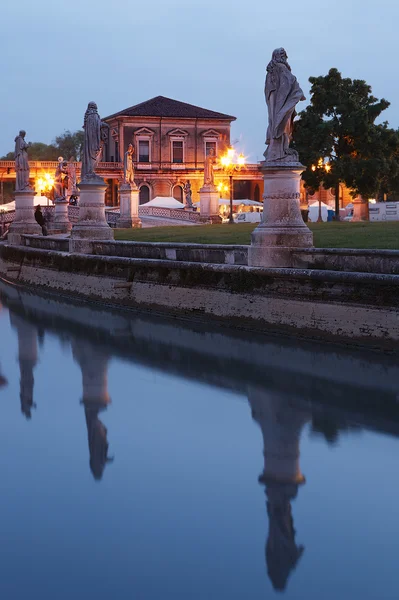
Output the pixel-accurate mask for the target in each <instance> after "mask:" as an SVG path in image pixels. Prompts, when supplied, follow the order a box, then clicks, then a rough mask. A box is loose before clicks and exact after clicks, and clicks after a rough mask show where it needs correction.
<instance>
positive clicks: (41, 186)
mask: <svg viewBox="0 0 399 600" xmlns="http://www.w3.org/2000/svg"><path fill="white" fill-rule="evenodd" d="M53 186H54V178H53V177H52V176H51V175H50V173H45V174H44V176H43V177H40V178H39V179H36V189H37V192H38V193H39V195H40V196H41V195H42V194H43V193H45V192H50V191H51V190H52V188H53ZM47 206H48V198H47Z"/></svg>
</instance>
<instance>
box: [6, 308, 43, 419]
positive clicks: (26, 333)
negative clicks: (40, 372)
mask: <svg viewBox="0 0 399 600" xmlns="http://www.w3.org/2000/svg"><path fill="white" fill-rule="evenodd" d="M10 323H11V325H12V327H14V328H15V329H16V330H17V336H18V362H19V370H20V400H21V412H22V413H23V414H24V415H25V417H26V418H27V419H31V418H32V408H36V404H35V403H34V401H33V386H34V383H35V379H34V376H33V371H34V368H35V366H36V364H37V357H38V350H37V343H38V330H37V327H35V326H34V325H32V324H31V323H29V322H28V321H26V320H25V319H23V318H21V317H19V316H18V315H16V314H15V313H13V312H10Z"/></svg>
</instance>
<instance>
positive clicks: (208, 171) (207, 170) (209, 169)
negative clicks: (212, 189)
mask: <svg viewBox="0 0 399 600" xmlns="http://www.w3.org/2000/svg"><path fill="white" fill-rule="evenodd" d="M215 162H216V157H215V150H214V149H213V148H211V149H210V150H209V154H208V156H206V157H205V163H204V185H215V178H214V173H213V165H214V163H215Z"/></svg>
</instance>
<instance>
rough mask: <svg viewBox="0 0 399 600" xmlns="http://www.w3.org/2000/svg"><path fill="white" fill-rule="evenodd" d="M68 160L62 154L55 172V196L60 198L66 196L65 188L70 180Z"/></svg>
mask: <svg viewBox="0 0 399 600" xmlns="http://www.w3.org/2000/svg"><path fill="white" fill-rule="evenodd" d="M67 177H68V171H67V162H66V160H64V159H63V158H62V156H60V157H59V158H58V165H57V168H56V169H55V174H54V198H55V200H57V199H58V200H60V199H62V198H65V188H66V183H67V181H68V179H67Z"/></svg>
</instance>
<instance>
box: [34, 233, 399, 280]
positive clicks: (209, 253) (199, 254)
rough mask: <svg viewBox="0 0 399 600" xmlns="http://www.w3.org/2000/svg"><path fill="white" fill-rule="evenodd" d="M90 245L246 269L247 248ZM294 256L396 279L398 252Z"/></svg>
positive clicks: (60, 243) (106, 251)
mask: <svg viewBox="0 0 399 600" xmlns="http://www.w3.org/2000/svg"><path fill="white" fill-rule="evenodd" d="M23 237H24V240H23V241H24V244H25V245H26V246H29V247H30V248H40V249H42V250H58V251H60V252H68V250H69V241H68V240H67V239H62V238H51V237H50V236H49V237H41V236H37V235H26V236H23ZM90 244H91V251H90V254H94V255H98V256H123V257H126V258H142V259H145V258H148V259H151V260H175V261H176V260H177V261H187V262H201V263H216V264H221V265H223V264H225V265H248V246H239V245H235V246H233V245H231V246H230V245H222V244H178V243H161V242H158V243H153V242H115V241H111V242H104V241H92V242H90ZM293 255H294V267H295V268H298V269H317V270H322V271H345V272H354V273H385V274H391V275H399V250H352V249H345V248H339V249H336V248H312V249H303V250H302V249H298V250H296V251H294V253H293Z"/></svg>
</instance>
